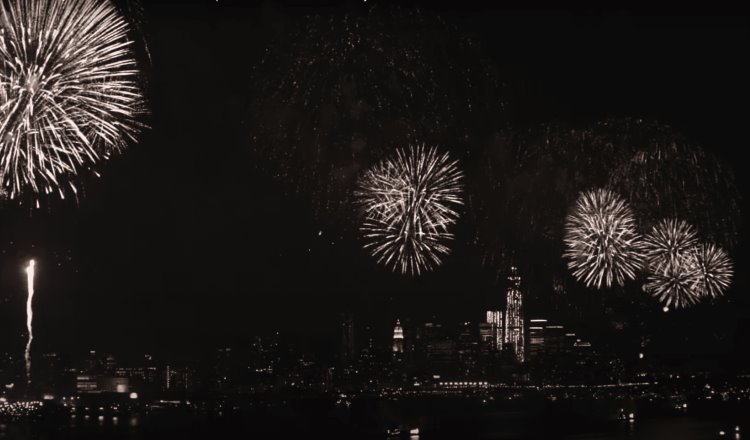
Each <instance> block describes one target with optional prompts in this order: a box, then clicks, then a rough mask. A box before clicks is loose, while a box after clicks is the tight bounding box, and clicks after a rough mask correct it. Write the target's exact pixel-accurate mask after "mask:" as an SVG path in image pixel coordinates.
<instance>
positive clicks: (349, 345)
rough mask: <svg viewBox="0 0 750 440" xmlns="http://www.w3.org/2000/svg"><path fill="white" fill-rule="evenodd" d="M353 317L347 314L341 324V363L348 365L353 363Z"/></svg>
mask: <svg viewBox="0 0 750 440" xmlns="http://www.w3.org/2000/svg"><path fill="white" fill-rule="evenodd" d="M354 353H355V347H354V315H353V314H351V313H347V314H345V315H344V316H343V320H342V322H341V361H342V362H343V363H344V364H345V365H348V364H350V363H351V362H353V361H354Z"/></svg>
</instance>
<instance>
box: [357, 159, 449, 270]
mask: <svg viewBox="0 0 750 440" xmlns="http://www.w3.org/2000/svg"><path fill="white" fill-rule="evenodd" d="M462 178H463V175H462V173H461V171H460V170H459V169H458V166H457V162H456V161H452V160H451V159H450V157H449V156H448V154H447V153H443V154H439V153H438V150H437V148H434V147H431V148H426V147H425V146H424V145H421V146H416V147H415V146H411V147H410V148H409V149H399V150H397V152H396V156H395V157H392V158H389V159H386V160H383V161H381V162H380V163H378V164H376V165H375V166H374V167H372V168H371V169H369V170H368V171H366V172H365V173H364V174H363V175H362V177H361V178H360V179H359V182H358V186H359V189H358V190H357V191H356V192H355V196H356V197H357V202H358V204H359V206H360V207H361V208H362V213H363V217H364V221H363V224H362V226H361V228H360V229H361V231H362V234H363V236H364V238H365V241H366V243H365V249H367V250H368V251H369V252H370V253H371V254H372V255H373V256H374V257H375V258H377V260H378V262H379V263H382V264H383V265H385V266H387V267H390V268H392V269H393V270H394V271H400V272H401V273H410V274H419V273H421V272H422V271H423V270H431V269H432V268H433V267H435V266H437V265H439V264H440V263H441V257H443V256H445V255H447V254H449V253H450V248H449V247H448V245H447V242H448V241H450V240H451V239H452V238H453V234H452V233H451V232H450V230H449V228H450V226H451V225H453V224H454V223H455V222H456V221H457V220H458V216H459V214H458V211H457V207H458V206H459V205H461V204H462V203H463V202H462V199H461V191H462V182H461V181H462Z"/></svg>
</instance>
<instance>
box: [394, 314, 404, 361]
mask: <svg viewBox="0 0 750 440" xmlns="http://www.w3.org/2000/svg"><path fill="white" fill-rule="evenodd" d="M393 352H394V353H403V352H404V329H402V328H401V321H399V320H398V319H397V320H396V326H395V327H393Z"/></svg>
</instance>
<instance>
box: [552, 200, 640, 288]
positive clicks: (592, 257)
mask: <svg viewBox="0 0 750 440" xmlns="http://www.w3.org/2000/svg"><path fill="white" fill-rule="evenodd" d="M564 242H565V245H566V250H565V253H564V254H563V255H564V256H565V257H566V258H567V259H568V260H569V261H568V267H569V268H570V269H571V270H572V271H573V276H575V278H576V279H577V280H579V281H584V282H585V283H586V285H587V286H589V287H590V286H596V287H597V288H601V287H602V285H605V286H607V287H610V286H611V285H612V284H613V283H617V284H619V285H623V284H624V283H625V279H627V278H630V279H633V278H635V274H636V272H637V271H638V269H639V268H640V267H641V265H642V257H643V255H642V250H641V237H640V235H639V234H638V233H637V232H636V229H635V219H634V218H633V213H632V211H631V210H630V207H629V206H628V204H627V203H626V202H625V200H623V199H622V198H621V197H619V196H618V195H617V194H615V193H613V192H611V191H609V190H606V189H595V190H591V191H586V192H584V193H582V194H581V195H580V197H579V198H578V201H577V202H576V204H575V206H574V207H573V209H572V211H571V212H570V214H568V216H567V218H566V222H565V237H564Z"/></svg>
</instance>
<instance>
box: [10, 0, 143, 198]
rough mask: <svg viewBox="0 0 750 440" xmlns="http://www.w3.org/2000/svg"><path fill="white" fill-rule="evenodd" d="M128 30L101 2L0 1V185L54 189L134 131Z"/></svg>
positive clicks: (135, 93)
mask: <svg viewBox="0 0 750 440" xmlns="http://www.w3.org/2000/svg"><path fill="white" fill-rule="evenodd" d="M127 33H128V25H127V23H126V22H125V20H124V19H123V18H122V17H120V15H119V13H118V12H117V10H116V9H115V7H114V6H113V5H112V4H111V3H109V2H108V1H107V0H69V1H66V0H0V186H2V187H3V188H5V189H6V190H7V192H8V193H9V195H10V198H15V197H18V196H20V195H21V194H22V193H24V192H26V191H30V192H31V193H33V194H34V195H39V194H50V193H52V192H58V193H59V194H60V196H61V197H64V192H65V191H66V190H67V189H68V188H69V189H70V190H72V191H73V192H74V193H76V192H77V189H76V186H75V184H74V183H73V181H72V179H71V178H72V177H75V176H76V175H77V174H78V173H79V171H80V170H82V169H87V168H91V167H92V166H93V165H95V164H97V163H98V162H100V161H101V160H104V159H107V158H108V157H109V155H110V154H111V153H113V152H117V151H120V150H121V149H122V148H124V146H125V143H126V140H128V139H131V140H132V139H134V138H135V136H136V134H137V133H138V131H139V130H140V128H142V124H140V123H139V122H138V121H137V118H138V117H139V116H140V115H141V114H142V113H143V99H142V94H141V91H140V89H139V86H138V82H137V77H138V70H137V68H136V61H135V59H134V57H133V55H132V53H131V50H130V45H131V41H129V40H128V38H127Z"/></svg>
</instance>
